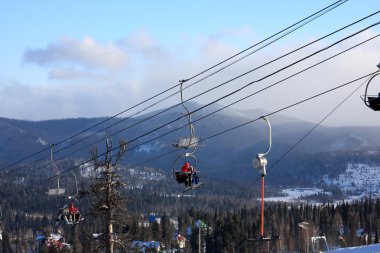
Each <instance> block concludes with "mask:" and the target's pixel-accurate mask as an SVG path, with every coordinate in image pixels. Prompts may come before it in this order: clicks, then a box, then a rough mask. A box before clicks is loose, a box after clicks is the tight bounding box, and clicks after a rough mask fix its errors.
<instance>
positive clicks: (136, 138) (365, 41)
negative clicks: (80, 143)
mask: <svg viewBox="0 0 380 253" xmlns="http://www.w3.org/2000/svg"><path fill="white" fill-rule="evenodd" d="M379 24H380V22H377V23H375V24H373V25H371V26H369V27H367V28H364V29H361V30H360V31H358V32H355V33H354V34H351V35H349V36H347V37H345V38H343V39H341V40H339V41H337V42H334V43H333V44H331V45H329V46H326V47H324V48H322V49H320V50H317V51H316V52H314V53H312V54H310V55H308V56H306V57H303V58H301V59H300V60H297V61H295V62H293V63H291V64H289V65H287V66H285V67H283V68H281V69H280V70H277V71H274V72H272V73H271V74H268V75H266V76H264V77H261V78H259V79H257V80H255V81H252V82H249V83H247V84H246V85H244V86H243V87H241V88H239V89H236V90H234V91H232V92H230V93H228V94H226V95H224V96H222V97H220V98H218V99H216V100H214V101H212V102H209V103H208V104H206V105H203V106H201V107H199V108H197V109H195V110H194V111H192V112H191V113H195V112H198V111H200V110H202V109H204V108H206V107H208V106H210V105H212V104H215V103H217V102H219V101H220V100H223V99H225V98H227V97H229V96H231V95H233V94H235V93H237V92H239V91H241V90H243V89H245V88H247V87H248V86H250V85H252V84H254V83H257V82H260V81H262V80H264V79H266V78H268V77H271V76H273V75H275V74H277V73H279V72H281V71H283V70H285V69H287V68H290V67H291V66H293V65H295V64H297V63H299V62H301V61H303V60H306V59H308V58H310V57H311V56H314V55H316V54H318V53H320V52H323V51H325V50H327V49H329V48H331V47H333V46H335V45H337V44H338V43H341V42H343V41H344V40H346V39H349V38H351V37H352V36H355V35H357V34H359V33H361V32H363V31H365V30H367V29H369V28H371V27H373V26H375V25H379ZM379 36H380V34H378V35H375V36H373V37H371V38H369V39H367V40H364V41H362V42H360V43H358V44H356V45H354V46H352V47H350V48H348V49H346V50H343V51H341V52H339V53H337V54H335V55H333V56H331V57H328V58H327V59H325V60H323V61H320V62H318V63H316V64H313V65H312V66H310V67H308V68H306V69H303V70H301V71H299V72H297V73H295V74H292V75H290V76H288V77H286V78H284V79H282V80H280V81H278V82H275V83H273V84H271V85H269V86H267V87H264V88H262V89H260V90H258V91H256V92H254V93H251V94H249V95H247V96H245V97H243V98H241V99H239V100H236V101H234V102H232V103H230V104H228V105H226V106H223V107H221V108H220V109H218V110H216V111H214V112H212V113H210V114H207V115H205V116H203V117H201V118H198V119H197V120H195V121H193V123H195V122H197V121H199V120H202V119H204V118H205V117H208V116H210V115H211V114H214V113H216V112H218V111H221V110H223V109H225V108H227V107H229V106H231V105H234V104H236V103H238V102H241V101H243V100H245V99H247V98H249V97H251V96H253V95H256V94H258V93H260V92H262V91H264V90H267V89H269V88H271V87H274V86H276V85H278V84H279V83H281V82H283V81H285V80H288V79H290V78H292V77H294V76H296V75H299V74H301V73H303V72H305V71H307V70H309V69H311V68H313V67H316V66H317V65H320V64H322V63H324V62H326V61H328V60H331V59H333V58H334V57H336V56H339V55H341V54H343V53H346V52H348V51H350V50H352V49H353V48H356V47H358V46H360V45H363V44H364V43H367V42H369V41H371V40H373V39H375V38H377V37H379ZM200 95H202V93H201V94H200ZM200 95H197V96H200ZM193 98H194V97H193ZM193 98H191V99H193ZM188 100H189V99H188ZM188 100H185V101H188ZM181 118H182V116H181V117H177V118H175V119H174V120H171V121H169V122H167V123H165V124H163V125H161V126H158V127H156V128H154V129H152V130H150V131H148V132H146V133H144V134H142V135H140V136H138V137H135V138H133V139H131V140H129V143H131V142H134V141H137V140H139V139H141V138H142V137H145V136H147V135H149V134H151V133H153V132H155V131H157V130H160V129H161V128H164V127H166V126H168V125H170V124H172V123H174V122H176V121H178V120H180V119H181ZM144 120H145V119H144ZM144 120H142V121H144ZM140 122H141V121H140ZM138 123H139V122H138ZM138 123H136V124H138ZM136 124H134V125H136ZM134 125H132V126H134ZM132 126H128V127H127V128H124V129H122V130H119V131H117V132H115V133H113V134H112V135H114V134H116V133H120V132H122V131H125V130H127V129H129V128H130V127H132ZM185 126H187V124H186V125H184V126H182V127H179V128H175V129H173V130H171V131H170V132H168V133H171V132H174V131H176V130H179V129H181V128H183V127H185ZM168 133H165V134H163V135H160V136H158V137H156V138H154V139H158V138H159V137H162V136H164V135H167V134H168ZM154 139H152V140H154ZM152 140H148V141H147V142H150V141H152ZM97 142H99V141H97ZM97 142H95V143H97ZM145 143H146V142H144V143H142V144H139V146H141V145H143V144H145ZM93 144H94V143H93ZM128 150H130V149H128Z"/></svg>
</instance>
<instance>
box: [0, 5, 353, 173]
mask: <svg viewBox="0 0 380 253" xmlns="http://www.w3.org/2000/svg"><path fill="white" fill-rule="evenodd" d="M347 1H348V0H338V1H336V2H334V3H333V4H331V5H329V6H327V7H325V8H323V9H321V10H319V11H317V12H315V13H313V14H311V15H309V16H308V17H306V18H304V19H302V20H300V21H298V22H296V23H294V24H292V25H290V26H288V27H286V28H284V29H283V30H281V31H279V32H277V33H275V34H273V35H271V36H269V37H267V38H266V39H264V40H262V41H260V42H258V43H256V44H254V45H252V46H250V47H248V48H247V49H244V50H242V51H240V52H239V53H237V54H235V55H233V56H231V57H229V58H227V59H226V60H224V61H222V62H219V63H218V64H215V65H213V66H212V67H210V68H208V69H206V70H204V71H202V72H200V73H199V74H196V75H194V76H193V77H191V78H189V79H187V80H191V79H194V78H196V77H198V76H199V75H201V74H204V73H206V72H207V71H209V70H211V69H213V68H215V67H217V66H220V65H221V64H223V63H225V62H227V61H229V60H230V59H232V58H234V57H236V56H238V55H240V54H242V53H244V52H246V51H248V50H250V49H252V48H253V47H255V46H257V45H259V44H261V43H263V42H265V41H267V40H269V39H271V38H273V37H275V36H277V35H279V34H281V33H283V32H284V31H286V30H289V29H290V28H292V27H294V26H296V25H298V24H300V23H302V22H304V21H306V20H308V19H310V18H311V17H313V16H316V15H319V16H318V17H320V16H322V15H324V14H326V13H328V12H329V11H331V10H333V9H335V8H337V7H338V6H340V5H342V4H343V3H346V2H347ZM320 13H322V14H320ZM313 20H314V19H313ZM178 85H179V84H176V85H173V86H171V87H169V88H168V89H166V90H164V91H162V92H159V93H157V94H156V95H154V96H152V97H150V98H147V99H145V100H143V101H141V102H139V103H137V104H135V105H133V106H131V107H129V108H127V109H125V110H123V111H122V112H119V113H117V114H115V115H113V116H111V117H109V118H107V119H105V120H103V121H101V122H99V123H96V124H95V125H93V126H90V127H88V128H86V129H84V130H82V131H79V132H78V133H76V134H73V135H71V136H70V137H67V138H65V139H63V140H61V141H59V142H57V145H59V144H62V143H64V142H66V141H68V140H70V139H73V138H74V137H77V136H79V135H80V134H83V133H85V132H87V131H89V130H91V129H93V128H95V127H97V126H99V125H101V124H103V123H105V122H107V121H109V120H111V119H113V118H116V117H117V116H119V115H121V114H123V113H125V112H127V111H129V110H131V109H134V108H136V107H137V106H140V105H142V104H144V103H146V102H148V101H150V100H152V99H154V98H156V97H159V96H161V95H162V94H164V93H166V92H168V91H170V90H172V89H174V88H175V87H177V86H178ZM48 149H49V148H45V149H42V150H40V151H38V152H36V153H33V154H31V155H28V156H26V157H24V158H22V159H19V160H17V161H15V162H13V163H11V164H9V165H7V166H5V167H3V168H1V169H0V171H1V170H5V169H7V168H10V167H12V166H14V165H16V164H18V163H21V162H23V161H26V160H28V159H30V158H32V157H34V156H36V155H39V154H41V153H43V152H45V151H46V150H48Z"/></svg>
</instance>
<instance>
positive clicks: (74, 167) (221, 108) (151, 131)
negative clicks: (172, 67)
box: [62, 35, 379, 174]
mask: <svg viewBox="0 0 380 253" xmlns="http://www.w3.org/2000/svg"><path fill="white" fill-rule="evenodd" d="M378 36H379V35H376V36H373V37H372V38H370V39H367V40H365V41H364V42H361V43H359V44H357V45H355V46H353V47H351V48H349V49H346V50H344V51H342V52H340V53H338V54H336V55H334V56H332V57H330V58H328V59H331V58H333V57H336V56H337V55H340V54H342V53H343V52H347V51H348V50H351V49H352V48H354V47H356V46H358V45H361V44H363V43H365V42H368V41H370V40H372V39H374V38H376V37H378ZM349 37H350V36H349ZM334 44H335V43H334ZM327 48H328V47H327ZM325 61H326V60H324V61H321V62H319V63H317V64H314V65H313V66H312V67H314V66H316V65H318V64H321V63H322V62H325ZM312 67H309V68H307V69H310V68H312ZM304 71H305V70H302V71H300V72H298V73H296V74H299V73H302V72H304ZM296 74H294V75H296ZM294 75H292V76H294ZM286 79H288V78H285V79H283V80H286ZM283 80H281V81H283ZM271 86H273V85H270V86H268V87H271ZM264 89H267V88H264ZM255 93H258V92H255ZM251 95H252V94H251ZM239 101H241V99H240V100H239ZM235 103H236V102H234V103H232V104H235ZM232 104H230V105H232ZM208 105H209V104H208ZM208 105H206V106H208ZM230 105H228V106H230ZM206 106H204V107H206ZM226 107H227V106H225V107H223V108H221V109H219V110H217V111H220V110H222V109H224V108H226ZM200 109H203V108H202V107H201V108H199V109H197V110H200ZM197 110H195V111H197ZM193 112H194V111H193ZM214 113H215V112H214ZM268 116H269V115H268ZM202 118H205V117H202ZM202 118H200V119H202ZM200 119H197V121H198V120H200ZM170 123H172V122H169V123H168V124H170ZM168 124H166V125H164V126H162V127H165V126H167V125H168ZM151 132H152V131H150V132H149V133H151ZM149 133H148V134H149ZM166 134H167V133H166ZM166 134H165V135H166ZM145 135H147V134H144V135H143V136H145ZM143 136H140V137H138V138H135V139H134V140H137V139H139V138H141V137H143ZM132 141H133V140H132ZM89 161H91V160H88V161H86V162H89ZM86 162H85V163H86ZM76 167H78V166H76ZM76 167H74V168H73V169H75V168H76ZM66 172H67V171H65V172H64V173H66ZM62 174H63V173H62Z"/></svg>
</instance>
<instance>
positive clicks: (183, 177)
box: [172, 153, 202, 192]
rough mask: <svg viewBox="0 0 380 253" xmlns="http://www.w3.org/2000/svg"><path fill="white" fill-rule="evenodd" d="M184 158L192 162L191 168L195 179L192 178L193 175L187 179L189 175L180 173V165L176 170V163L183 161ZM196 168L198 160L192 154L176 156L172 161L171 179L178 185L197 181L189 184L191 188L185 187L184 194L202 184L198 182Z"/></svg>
mask: <svg viewBox="0 0 380 253" xmlns="http://www.w3.org/2000/svg"><path fill="white" fill-rule="evenodd" d="M185 158H187V159H191V160H193V163H192V167H193V169H194V171H195V172H196V178H195V177H194V175H190V179H189V175H187V174H184V173H182V172H181V170H180V169H181V167H182V165H181V167H179V168H177V163H178V161H180V160H183V159H185ZM197 166H198V160H197V158H196V157H195V156H194V155H193V154H192V153H185V154H184V155H181V156H178V157H177V159H175V160H174V162H173V168H172V171H173V178H174V179H175V180H176V181H177V182H178V183H180V184H181V183H186V181H187V180H191V181H195V180H196V181H197V182H191V186H188V187H186V186H185V190H184V192H186V191H188V190H194V189H196V188H198V187H199V186H200V185H201V184H202V183H201V182H200V181H199V171H198V170H197Z"/></svg>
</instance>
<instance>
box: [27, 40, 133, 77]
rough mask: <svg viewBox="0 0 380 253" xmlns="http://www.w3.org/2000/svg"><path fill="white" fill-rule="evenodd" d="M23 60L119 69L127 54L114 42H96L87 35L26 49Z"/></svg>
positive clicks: (52, 64) (51, 64)
mask: <svg viewBox="0 0 380 253" xmlns="http://www.w3.org/2000/svg"><path fill="white" fill-rule="evenodd" d="M23 60H24V61H25V62H31V63H36V64H39V65H42V66H61V65H68V66H76V67H82V68H99V69H106V70H119V69H122V68H124V67H125V66H126V63H127V55H126V53H125V52H124V51H123V50H122V49H121V48H119V47H117V46H116V45H115V44H112V43H108V44H101V43H97V42H95V41H94V39H92V38H91V37H89V36H87V37H84V38H83V39H80V40H78V39H74V38H71V37H61V38H60V39H58V40H57V41H55V42H52V43H50V44H49V45H48V46H47V47H46V48H42V49H28V50H26V51H25V52H24V55H23Z"/></svg>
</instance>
